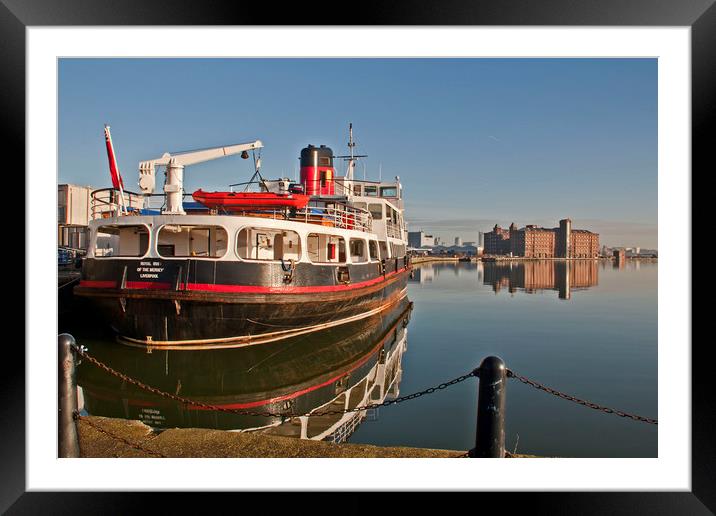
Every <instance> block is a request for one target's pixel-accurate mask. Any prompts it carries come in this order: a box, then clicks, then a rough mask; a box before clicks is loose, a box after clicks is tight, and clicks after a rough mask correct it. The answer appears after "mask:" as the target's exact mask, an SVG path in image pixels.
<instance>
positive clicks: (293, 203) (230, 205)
mask: <svg viewBox="0 0 716 516" xmlns="http://www.w3.org/2000/svg"><path fill="white" fill-rule="evenodd" d="M191 196H192V197H193V198H194V200H195V201H197V202H199V203H201V204H203V205H204V206H206V207H207V208H222V209H224V210H228V211H250V210H275V209H282V208H303V207H305V206H306V205H307V204H308V201H309V199H310V195H304V194H295V193H288V192H287V193H273V192H205V191H203V190H202V189H201V188H200V189H199V190H197V191H196V192H194V193H193V194H191Z"/></svg>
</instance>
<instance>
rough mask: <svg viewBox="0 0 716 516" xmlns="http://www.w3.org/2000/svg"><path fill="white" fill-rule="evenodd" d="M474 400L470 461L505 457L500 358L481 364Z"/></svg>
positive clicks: (503, 377) (504, 382) (503, 374)
mask: <svg viewBox="0 0 716 516" xmlns="http://www.w3.org/2000/svg"><path fill="white" fill-rule="evenodd" d="M479 371H480V382H479V387H478V398H477V431H476V432H475V447H474V448H473V449H472V450H470V451H469V453H468V455H469V456H470V457H491V458H503V457H504V456H505V389H506V387H507V368H506V367H505V362H504V361H503V360H502V359H501V358H500V357H495V356H490V357H487V358H485V359H484V360H483V361H482V363H481V364H480V368H479Z"/></svg>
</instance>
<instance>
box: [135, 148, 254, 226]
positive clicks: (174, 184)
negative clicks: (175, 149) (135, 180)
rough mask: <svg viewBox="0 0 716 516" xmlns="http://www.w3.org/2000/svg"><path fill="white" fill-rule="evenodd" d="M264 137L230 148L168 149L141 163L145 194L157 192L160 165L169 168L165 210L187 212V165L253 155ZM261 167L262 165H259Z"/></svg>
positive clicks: (175, 212)
mask: <svg viewBox="0 0 716 516" xmlns="http://www.w3.org/2000/svg"><path fill="white" fill-rule="evenodd" d="M263 146H264V145H263V143H261V140H255V141H253V142H248V143H237V144H236V145H228V146H226V147H214V148H212V149H202V150H197V151H189V152H181V153H178V154H175V155H172V154H169V153H168V152H165V153H164V154H163V155H162V157H161V158H156V159H152V160H149V161H142V162H141V163H139V188H141V189H142V192H143V193H144V194H152V193H154V187H155V173H156V167H157V166H165V167H166V179H165V180H164V193H165V195H166V197H167V202H166V205H165V207H164V209H163V210H162V213H166V214H174V215H184V213H185V212H184V207H183V206H182V198H183V196H184V167H186V166H187V165H196V164H197V163H203V162H204V161H210V160H212V159H217V158H224V157H226V156H232V155H234V154H239V153H241V157H242V158H244V159H246V158H248V157H249V155H248V151H250V150H255V149H260V148H261V147H263ZM257 166H258V164H257Z"/></svg>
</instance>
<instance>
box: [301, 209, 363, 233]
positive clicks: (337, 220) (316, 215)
mask: <svg viewBox="0 0 716 516" xmlns="http://www.w3.org/2000/svg"><path fill="white" fill-rule="evenodd" d="M289 218H290V219H291V220H296V221H303V222H307V223H314V224H321V225H330V226H333V227H338V228H343V229H353V230H356V231H365V232H369V231H371V229H372V227H373V217H372V216H371V214H370V212H369V211H367V210H363V209H360V208H353V207H351V206H347V205H345V204H334V205H330V206H310V205H309V206H306V207H305V208H303V209H301V210H297V211H296V214H295V216H293V215H291V216H290V217H289Z"/></svg>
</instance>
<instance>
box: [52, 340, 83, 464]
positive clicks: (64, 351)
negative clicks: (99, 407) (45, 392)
mask: <svg viewBox="0 0 716 516" xmlns="http://www.w3.org/2000/svg"><path fill="white" fill-rule="evenodd" d="M57 344H58V348H59V349H58V351H59V353H58V361H59V364H58V365H59V368H58V374H57V380H58V389H57V393H58V396H59V403H58V406H57V409H58V413H57V428H58V432H59V456H60V457H79V456H80V442H79V437H78V435H77V424H76V422H75V415H76V414H77V413H78V411H77V382H76V378H75V352H74V351H73V349H72V347H73V346H74V345H75V338H74V337H73V336H72V335H70V334H69V333H62V334H60V335H58V336H57Z"/></svg>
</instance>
